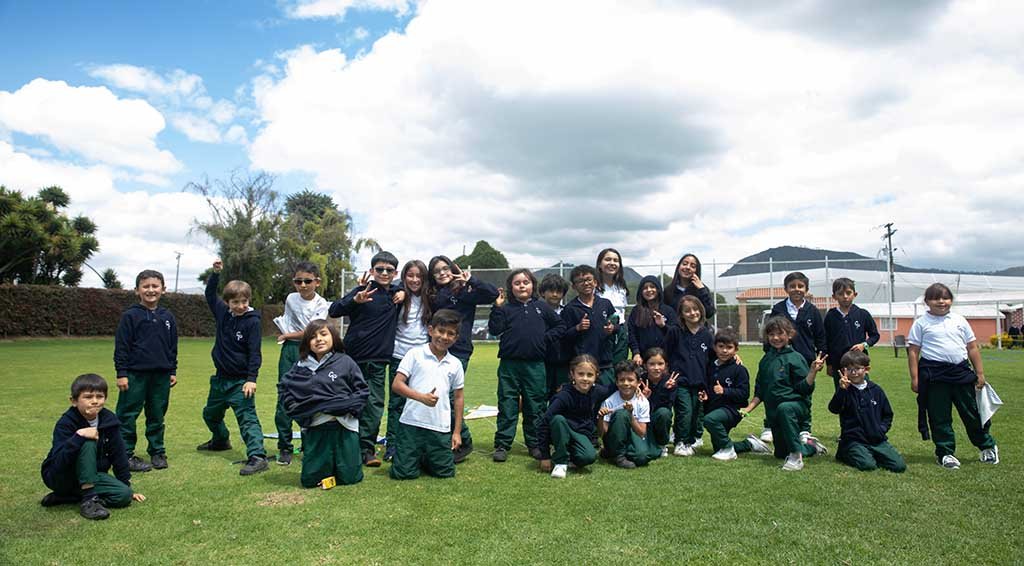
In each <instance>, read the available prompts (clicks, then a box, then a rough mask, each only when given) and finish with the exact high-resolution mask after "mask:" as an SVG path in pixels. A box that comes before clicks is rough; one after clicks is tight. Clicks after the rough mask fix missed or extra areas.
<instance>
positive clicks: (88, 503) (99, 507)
mask: <svg viewBox="0 0 1024 566" xmlns="http://www.w3.org/2000/svg"><path fill="white" fill-rule="evenodd" d="M78 513H79V514H80V515H81V516H83V517H85V518H86V519H89V520H90V521H102V520H103V519H106V518H107V517H110V511H107V508H106V507H104V506H103V502H102V501H100V498H99V497H97V496H95V495H93V496H92V497H87V498H85V499H83V500H82V504H81V507H79V509H78Z"/></svg>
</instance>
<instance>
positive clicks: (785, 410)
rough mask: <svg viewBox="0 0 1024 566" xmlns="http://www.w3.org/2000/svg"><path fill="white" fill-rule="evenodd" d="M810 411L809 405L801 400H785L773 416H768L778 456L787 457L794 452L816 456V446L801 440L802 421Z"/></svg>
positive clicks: (776, 455)
mask: <svg viewBox="0 0 1024 566" xmlns="http://www.w3.org/2000/svg"><path fill="white" fill-rule="evenodd" d="M808 412H809V410H808V408H807V406H805V405H804V404H803V403H801V402H800V401H784V402H782V403H779V406H778V407H776V408H775V411H774V412H773V414H772V416H771V417H769V418H768V424H769V426H770V427H771V429H772V439H773V440H774V444H775V457H776V458H785V457H786V456H788V455H790V454H792V453H793V452H800V453H801V454H803V455H804V456H814V454H815V450H814V448H813V447H811V446H808V445H806V444H804V443H802V442H800V423H801V422H803V420H804V419H805V418H806V416H807V413H808Z"/></svg>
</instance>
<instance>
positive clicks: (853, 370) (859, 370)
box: [846, 368, 868, 375]
mask: <svg viewBox="0 0 1024 566" xmlns="http://www.w3.org/2000/svg"><path fill="white" fill-rule="evenodd" d="M866 371H868V368H846V373H852V374H854V375H856V374H858V373H864V372H866Z"/></svg>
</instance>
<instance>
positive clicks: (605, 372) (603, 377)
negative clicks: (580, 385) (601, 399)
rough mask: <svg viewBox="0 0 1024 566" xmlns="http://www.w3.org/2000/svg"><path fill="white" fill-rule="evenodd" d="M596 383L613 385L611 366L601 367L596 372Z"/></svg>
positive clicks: (613, 372) (613, 373) (613, 374)
mask: <svg viewBox="0 0 1024 566" xmlns="http://www.w3.org/2000/svg"><path fill="white" fill-rule="evenodd" d="M597 384H598V385H615V369H614V368H612V367H605V368H601V370H600V372H599V373H598V374H597Z"/></svg>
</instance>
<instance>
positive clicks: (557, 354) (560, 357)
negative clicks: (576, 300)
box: [544, 305, 569, 401]
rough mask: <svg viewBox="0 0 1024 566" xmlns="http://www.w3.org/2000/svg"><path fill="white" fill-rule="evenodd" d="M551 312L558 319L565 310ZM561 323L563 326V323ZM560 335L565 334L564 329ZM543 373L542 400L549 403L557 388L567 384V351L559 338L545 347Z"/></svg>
mask: <svg viewBox="0 0 1024 566" xmlns="http://www.w3.org/2000/svg"><path fill="white" fill-rule="evenodd" d="M549 306H550V305H549ZM552 310H554V311H555V314H557V315H558V318H562V311H563V310H565V309H564V308H563V307H561V306H560V307H558V308H556V309H552ZM562 322H563V325H564V322H565V321H562ZM562 334H563V335H564V334H565V329H564V328H563V330H562ZM544 373H545V375H546V382H547V391H546V393H545V395H544V399H545V401H549V400H551V396H552V395H554V394H555V393H556V392H557V391H558V388H559V387H561V386H563V385H565V384H566V383H569V351H568V350H567V348H566V346H565V341H564V340H562V339H561V338H559V339H558V340H556V341H554V342H552V343H550V344H548V345H547V348H546V350H545V352H544Z"/></svg>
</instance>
